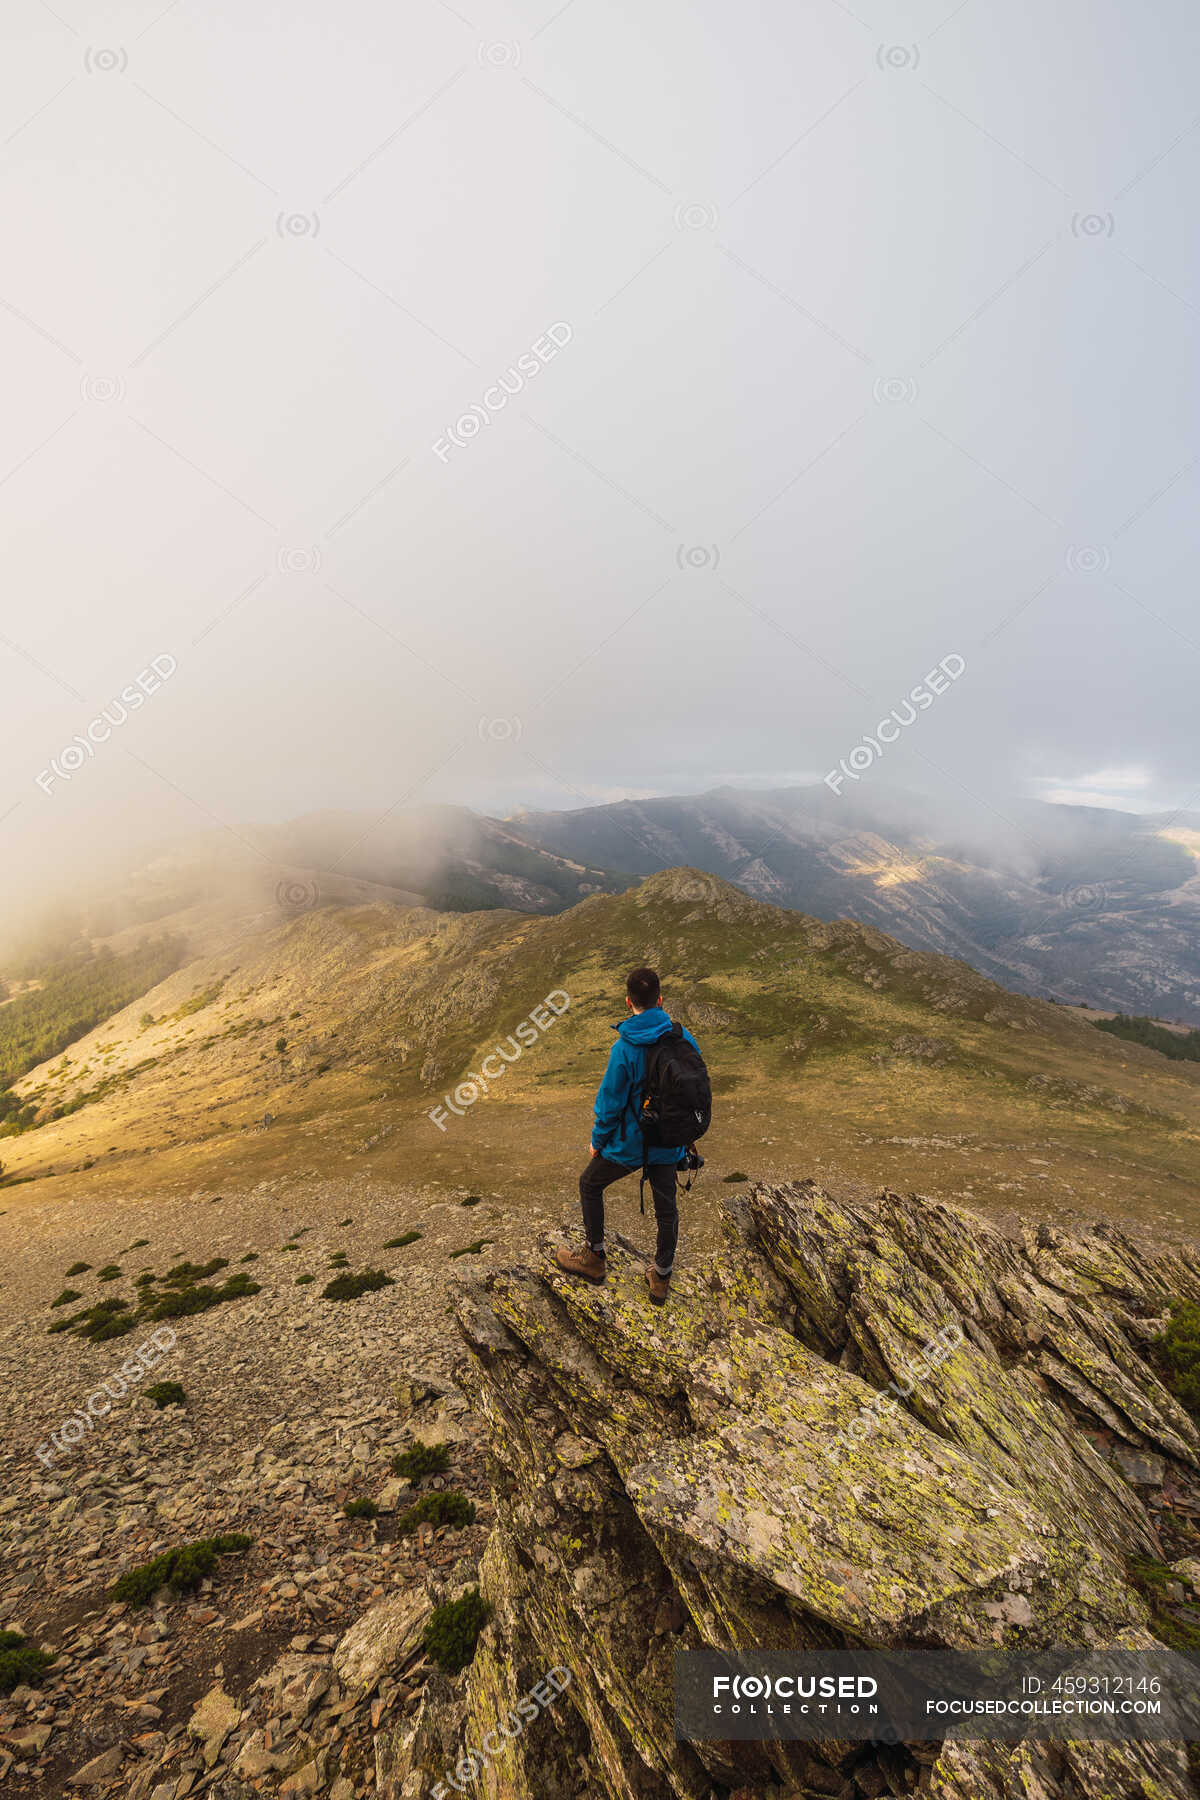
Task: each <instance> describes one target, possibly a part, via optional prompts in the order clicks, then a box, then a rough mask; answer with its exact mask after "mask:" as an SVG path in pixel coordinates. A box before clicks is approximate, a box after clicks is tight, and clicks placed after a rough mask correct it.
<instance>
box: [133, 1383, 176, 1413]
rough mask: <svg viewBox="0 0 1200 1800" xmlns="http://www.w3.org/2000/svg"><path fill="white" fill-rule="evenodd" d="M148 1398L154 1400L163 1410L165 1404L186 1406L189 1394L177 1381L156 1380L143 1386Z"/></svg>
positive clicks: (160, 1409)
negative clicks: (146, 1386) (145, 1386)
mask: <svg viewBox="0 0 1200 1800" xmlns="http://www.w3.org/2000/svg"><path fill="white" fill-rule="evenodd" d="M142 1392H143V1393H144V1394H145V1396H146V1398H147V1400H153V1402H154V1404H155V1406H157V1407H158V1409H159V1411H160V1412H161V1411H162V1409H163V1407H164V1406H186V1405H187V1395H186V1394H185V1393H184V1391H183V1389H182V1388H181V1387H180V1385H179V1383H178V1382H177V1381H154V1382H151V1384H150V1386H149V1387H148V1388H143V1389H142Z"/></svg>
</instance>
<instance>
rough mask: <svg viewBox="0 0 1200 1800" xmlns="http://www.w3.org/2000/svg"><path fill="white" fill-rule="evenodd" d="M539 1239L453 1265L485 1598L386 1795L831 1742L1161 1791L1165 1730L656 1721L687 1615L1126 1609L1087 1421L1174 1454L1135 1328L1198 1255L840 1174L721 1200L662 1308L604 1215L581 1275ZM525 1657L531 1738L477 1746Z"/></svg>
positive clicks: (926, 1639)
mask: <svg viewBox="0 0 1200 1800" xmlns="http://www.w3.org/2000/svg"><path fill="white" fill-rule="evenodd" d="M551 1249H552V1247H551V1246H549V1245H546V1246H543V1260H542V1261H541V1262H540V1263H539V1264H538V1265H537V1266H536V1267H533V1268H517V1269H508V1270H496V1271H492V1272H489V1273H487V1274H484V1275H477V1276H472V1277H470V1278H468V1279H467V1280H465V1281H464V1282H463V1284H462V1297H461V1300H460V1303H459V1306H458V1310H457V1317H458V1323H459V1328H460V1331H461V1333H462V1336H463V1340H464V1343H465V1345H466V1349H467V1356H466V1360H465V1362H464V1364H463V1365H462V1367H461V1369H460V1371H459V1379H460V1382H461V1385H462V1386H463V1389H464V1392H466V1394H467V1396H468V1398H469V1400H470V1401H471V1403H472V1406H473V1407H474V1409H475V1411H476V1412H477V1413H478V1414H479V1416H480V1417H481V1418H482V1420H483V1421H484V1424H485V1426H486V1429H487V1431H488V1434H489V1439H490V1446H491V1451H490V1454H491V1465H492V1482H493V1495H494V1501H495V1508H496V1522H495V1527H494V1530H493V1535H492V1540H491V1543H490V1545H489V1549H488V1552H487V1555H486V1557H485V1559H484V1563H483V1567H482V1571H481V1584H482V1586H483V1590H484V1593H485V1597H486V1598H488V1600H489V1601H490V1603H491V1605H492V1606H493V1608H494V1614H493V1618H492V1620H491V1622H490V1623H489V1625H488V1626H487V1627H486V1628H485V1630H484V1633H483V1634H482V1636H481V1639H480V1644H479V1648H478V1651H477V1656H476V1661H475V1663H474V1664H473V1665H472V1667H471V1669H470V1671H469V1672H468V1673H467V1674H466V1675H465V1676H463V1677H461V1678H460V1679H459V1681H458V1683H457V1684H449V1685H448V1686H447V1687H446V1689H445V1690H440V1689H439V1688H438V1687H437V1686H436V1684H435V1685H433V1686H431V1689H430V1695H429V1699H428V1700H427V1703H426V1707H425V1709H424V1710H423V1711H422V1713H421V1714H420V1716H419V1717H418V1719H417V1722H416V1725H415V1728H414V1729H413V1730H412V1731H411V1733H410V1735H409V1737H408V1738H406V1740H405V1743H404V1744H403V1745H402V1746H401V1747H400V1749H399V1751H398V1753H397V1757H396V1761H395V1771H394V1772H393V1776H391V1777H389V1779H392V1780H393V1786H392V1787H390V1788H385V1787H384V1784H383V1782H382V1780H381V1784H380V1785H381V1792H384V1793H387V1794H391V1793H395V1794H396V1795H397V1796H399V1795H403V1796H404V1797H405V1800H407V1796H408V1794H409V1791H410V1787H411V1791H412V1792H413V1793H414V1794H415V1793H416V1792H418V1791H419V1790H420V1783H421V1781H422V1780H436V1779H437V1778H438V1775H439V1774H441V1773H444V1771H445V1770H446V1768H447V1767H449V1768H451V1769H453V1768H455V1767H456V1766H458V1759H460V1758H464V1757H466V1758H467V1759H468V1760H467V1761H466V1762H464V1763H463V1764H462V1767H463V1768H464V1769H472V1770H473V1771H474V1772H473V1774H472V1780H473V1781H474V1782H477V1783H478V1785H479V1791H480V1792H481V1793H482V1794H484V1795H485V1796H488V1797H489V1800H491V1797H492V1796H494V1797H495V1800H499V1797H500V1796H501V1795H504V1796H505V1800H533V1797H534V1796H535V1795H536V1796H541V1795H543V1794H545V1795H547V1796H551V1797H552V1800H559V1796H560V1793H561V1794H562V1795H563V1796H564V1800H565V1795H566V1793H567V1792H572V1791H574V1792H578V1793H579V1794H580V1795H581V1796H587V1797H588V1800H592V1797H593V1796H595V1797H596V1800H600V1797H601V1796H603V1797H604V1800H641V1797H642V1796H645V1795H647V1794H649V1793H656V1794H657V1793H662V1794H664V1795H665V1794H672V1795H676V1796H679V1797H680V1800H701V1797H702V1796H706V1795H707V1794H709V1793H710V1792H711V1789H712V1783H713V1782H714V1781H716V1782H718V1783H720V1784H721V1786H722V1787H724V1788H726V1789H730V1790H732V1789H737V1790H739V1791H740V1792H741V1793H743V1794H744V1795H745V1796H747V1797H748V1800H749V1797H751V1796H753V1797H754V1800H758V1797H759V1796H762V1797H763V1800H765V1797H766V1796H767V1794H768V1793H771V1792H778V1791H779V1787H780V1784H781V1783H782V1786H783V1791H785V1792H788V1791H791V1792H796V1793H800V1792H804V1793H812V1792H815V1793H829V1794H834V1793H838V1792H841V1791H843V1790H844V1791H846V1792H849V1791H850V1789H849V1788H848V1787H847V1785H846V1784H847V1782H848V1780H849V1779H850V1777H851V1775H856V1776H857V1779H856V1781H855V1784H854V1791H855V1792H856V1793H869V1794H872V1795H877V1796H884V1795H886V1794H888V1793H895V1794H901V1793H906V1792H908V1791H910V1790H911V1787H912V1785H913V1783H914V1781H915V1780H916V1778H917V1771H918V1765H919V1763H921V1764H923V1765H924V1769H925V1774H924V1778H923V1782H922V1785H923V1787H924V1788H925V1789H926V1790H927V1791H928V1792H929V1793H931V1794H934V1795H936V1796H939V1797H940V1800H967V1796H970V1800H1000V1797H1001V1796H1004V1797H1005V1800H1007V1796H1008V1795H1010V1794H1011V1795H1022V1796H1025V1800H1037V1797H1038V1796H1042V1797H1044V1800H1067V1796H1069V1797H1070V1800H1110V1797H1111V1796H1112V1795H1114V1794H1117V1793H1122V1794H1125V1793H1127V1794H1129V1795H1140V1796H1143V1797H1144V1800H1150V1797H1151V1796H1153V1797H1154V1800H1174V1797H1175V1796H1182V1795H1184V1794H1186V1793H1187V1792H1188V1791H1189V1790H1188V1788H1187V1786H1186V1772H1185V1769H1184V1765H1183V1763H1182V1762H1181V1760H1180V1758H1179V1757H1178V1756H1177V1755H1176V1753H1175V1751H1174V1750H1173V1749H1171V1748H1170V1747H1167V1748H1163V1747H1151V1746H1139V1745H1136V1744H1129V1745H1104V1744H1093V1745H1088V1744H1084V1745H1054V1744H1051V1745H1033V1746H1010V1747H992V1748H991V1749H988V1748H986V1747H981V1746H979V1745H976V1744H962V1743H951V1744H947V1745H945V1746H943V1747H942V1749H941V1750H940V1751H938V1750H937V1749H936V1748H929V1747H926V1748H924V1749H921V1750H920V1757H919V1758H918V1756H917V1753H916V1751H915V1750H913V1749H912V1748H910V1749H907V1750H906V1749H905V1748H904V1747H902V1746H901V1747H897V1748H896V1749H895V1750H892V1751H887V1750H886V1749H884V1748H880V1747H876V1748H875V1749H874V1750H868V1749H867V1748H866V1747H864V1746H855V1745H848V1744H829V1743H825V1744H818V1745H808V1746H804V1745H799V1744H761V1745H756V1744H737V1745H734V1744H713V1743H705V1744H686V1743H683V1744H680V1743H676V1741H675V1739H674V1732H673V1725H672V1717H673V1709H672V1699H673V1696H672V1682H671V1664H672V1658H673V1652H674V1650H675V1649H676V1648H678V1647H684V1648H687V1647H698V1646H700V1645H702V1644H708V1645H714V1646H719V1647H724V1648H739V1647H740V1648H751V1647H757V1648H768V1647H770V1648H788V1647H794V1648H812V1647H817V1646H821V1645H828V1646H832V1647H841V1646H847V1645H863V1644H866V1645H888V1646H895V1645H903V1644H906V1643H912V1644H918V1643H919V1644H922V1645H930V1646H932V1645H948V1646H954V1647H961V1648H966V1647H969V1646H971V1645H979V1644H1000V1645H1004V1646H1007V1647H1010V1648H1018V1647H1028V1648H1034V1647H1039V1646H1042V1645H1048V1644H1051V1643H1078V1644H1081V1645H1088V1644H1095V1645H1102V1644H1105V1643H1113V1642H1118V1641H1119V1642H1121V1643H1123V1644H1126V1645H1130V1644H1138V1643H1149V1642H1150V1641H1152V1640H1151V1639H1150V1637H1149V1632H1148V1629H1147V1624H1148V1615H1147V1613H1146V1609H1145V1606H1144V1604H1143V1602H1142V1601H1141V1599H1140V1598H1139V1596H1138V1595H1137V1593H1136V1592H1135V1591H1134V1590H1133V1589H1132V1587H1131V1586H1130V1585H1129V1581H1128V1577H1127V1573H1126V1567H1125V1560H1126V1558H1127V1557H1128V1555H1129V1554H1131V1553H1133V1552H1146V1551H1150V1552H1154V1551H1156V1550H1157V1549H1158V1548H1159V1545H1158V1539H1157V1534H1156V1531H1155V1526H1154V1522H1153V1519H1152V1518H1151V1515H1150V1513H1149V1512H1148V1511H1147V1509H1146V1506H1145V1505H1144V1503H1143V1499H1142V1498H1141V1496H1140V1494H1139V1492H1138V1491H1137V1490H1136V1489H1135V1486H1134V1485H1133V1484H1132V1483H1131V1482H1130V1481H1127V1480H1126V1479H1124V1478H1123V1477H1122V1475H1121V1473H1120V1472H1119V1468H1118V1467H1114V1466H1112V1465H1111V1464H1110V1463H1109V1462H1108V1461H1106V1460H1104V1459H1103V1458H1102V1457H1101V1456H1100V1454H1098V1451H1097V1448H1096V1445H1095V1443H1094V1442H1093V1439H1094V1438H1097V1437H1099V1435H1100V1433H1101V1431H1102V1430H1103V1429H1108V1430H1110V1431H1112V1432H1114V1434H1115V1436H1116V1438H1117V1440H1118V1441H1119V1444H1120V1445H1122V1446H1124V1447H1125V1448H1126V1449H1127V1450H1128V1451H1129V1453H1130V1454H1131V1455H1136V1456H1137V1457H1138V1458H1139V1459H1140V1461H1139V1466H1140V1462H1142V1461H1145V1462H1147V1464H1148V1463H1149V1461H1150V1460H1152V1459H1154V1458H1157V1459H1159V1460H1161V1462H1162V1463H1163V1466H1164V1468H1168V1467H1169V1468H1170V1469H1172V1470H1173V1471H1174V1473H1175V1475H1176V1476H1177V1477H1178V1478H1179V1479H1181V1480H1182V1479H1185V1478H1186V1479H1189V1480H1194V1475H1195V1469H1196V1467H1197V1463H1198V1461H1200V1437H1198V1435H1197V1432H1196V1430H1195V1427H1194V1425H1193V1424H1192V1421H1191V1420H1190V1418H1189V1417H1188V1416H1187V1414H1186V1413H1184V1412H1183V1410H1182V1409H1181V1408H1180V1407H1179V1406H1178V1405H1177V1403H1176V1402H1175V1401H1174V1399H1173V1398H1172V1396H1171V1395H1170V1394H1169V1393H1168V1392H1167V1390H1166V1389H1165V1388H1164V1387H1163V1385H1162V1383H1161V1382H1160V1381H1159V1379H1158V1377H1157V1375H1156V1373H1155V1372H1154V1370H1153V1368H1152V1367H1151V1365H1150V1363H1149V1362H1148V1361H1147V1360H1146V1357H1145V1355H1144V1354H1143V1352H1144V1349H1145V1346H1146V1343H1147V1341H1148V1338H1149V1336H1151V1335H1153V1333H1152V1329H1151V1326H1150V1324H1149V1322H1150V1321H1152V1320H1154V1319H1157V1318H1161V1316H1162V1314H1163V1312H1164V1311H1165V1308H1166V1305H1167V1303H1168V1301H1169V1300H1170V1298H1171V1297H1172V1296H1174V1295H1175V1294H1182V1293H1192V1292H1194V1291H1196V1290H1197V1288H1200V1261H1198V1260H1197V1259H1196V1258H1195V1257H1194V1256H1193V1255H1191V1254H1190V1253H1189V1252H1186V1251H1183V1250H1176V1249H1175V1248H1174V1247H1171V1246H1167V1247H1163V1248H1161V1249H1160V1250H1159V1251H1158V1252H1156V1253H1155V1254H1153V1255H1150V1256H1147V1257H1146V1258H1144V1259H1143V1261H1142V1262H1141V1263H1139V1254H1138V1249H1137V1246H1136V1245H1134V1244H1133V1243H1132V1241H1131V1240H1126V1239H1124V1238H1122V1237H1121V1236H1120V1235H1119V1234H1108V1233H1106V1232H1104V1231H1101V1230H1099V1229H1098V1230H1097V1231H1096V1232H1094V1233H1090V1234H1082V1235H1081V1236H1080V1237H1079V1238H1071V1237H1069V1236H1068V1235H1066V1234H1063V1233H1060V1232H1054V1233H1051V1234H1044V1233H1026V1235H1025V1238H1024V1240H1020V1241H1019V1240H1014V1239H1011V1238H1007V1237H1004V1236H1003V1235H1002V1234H1001V1233H999V1232H997V1231H995V1230H994V1228H992V1227H991V1226H989V1225H987V1224H986V1223H985V1222H984V1221H982V1220H979V1219H976V1218H974V1217H973V1216H971V1215H969V1214H965V1213H962V1212H959V1211H957V1210H956V1209H954V1208H951V1207H946V1206H942V1205H935V1204H933V1203H931V1202H926V1201H919V1200H917V1199H916V1198H913V1197H910V1198H909V1199H907V1200H905V1199H901V1197H900V1196H897V1195H893V1194H884V1195H881V1196H880V1197H879V1198H878V1199H877V1200H874V1201H871V1202H856V1203H854V1204H853V1205H848V1204H845V1203H839V1202H834V1201H833V1200H831V1199H830V1198H829V1197H828V1196H826V1195H824V1194H822V1193H821V1192H820V1190H818V1189H817V1188H815V1187H814V1186H813V1185H812V1184H810V1183H809V1184H799V1185H797V1186H793V1187H789V1188H763V1187H759V1188H756V1189H754V1190H752V1191H751V1193H750V1195H749V1197H748V1201H745V1200H742V1201H736V1202H733V1203H731V1204H730V1205H729V1207H728V1208H727V1220H726V1238H725V1243H724V1246H723V1248H722V1249H721V1251H719V1252H718V1254H717V1255H716V1256H714V1257H713V1258H711V1259H710V1260H709V1261H708V1262H707V1263H706V1264H704V1265H703V1266H702V1267H699V1268H697V1269H695V1270H693V1271H690V1272H688V1271H681V1272H680V1274H679V1275H678V1276H677V1278H676V1281H675V1283H674V1285H673V1290H672V1295H671V1300H670V1303H669V1305H668V1306H667V1307H666V1308H665V1309H663V1310H662V1311H657V1310H655V1309H652V1308H650V1307H649V1305H648V1304H647V1298H646V1293H645V1284H644V1280H643V1276H642V1265H643V1259H642V1258H640V1257H638V1256H637V1255H636V1254H635V1253H634V1252H633V1249H632V1246H626V1245H624V1244H623V1242H621V1241H620V1240H618V1241H617V1242H615V1243H614V1244H613V1245H612V1246H611V1248H610V1274H609V1280H608V1282H607V1284H606V1285H605V1286H604V1287H602V1288H592V1287H589V1286H586V1285H584V1284H577V1283H575V1282H572V1281H571V1280H570V1279H569V1278H568V1277H566V1276H565V1275H563V1274H562V1273H561V1272H560V1271H559V1270H557V1268H556V1267H555V1266H554V1264H553V1260H552V1255H551ZM939 1333H940V1334H941V1336H940V1338H938V1336H937V1334H939ZM934 1341H937V1342H940V1343H941V1344H942V1346H943V1350H942V1353H940V1354H938V1355H937V1356H931V1355H929V1354H928V1351H929V1346H930V1345H931V1343H933V1342H934ZM864 1418H865V1419H866V1420H867V1421H868V1425H867V1426H866V1428H864V1426H863V1420H864ZM556 1664H557V1665H562V1666H564V1667H565V1668H566V1669H567V1670H569V1671H570V1675H571V1681H570V1685H569V1687H568V1688H567V1689H566V1691H565V1692H564V1693H563V1694H562V1696H561V1697H560V1698H559V1699H558V1700H557V1701H556V1703H555V1710H556V1715H557V1716H556V1722H555V1731H556V1736H555V1739H554V1743H555V1745H556V1746H557V1747H556V1748H555V1749H553V1750H549V1751H545V1752H543V1751H539V1750H538V1749H537V1746H538V1745H539V1744H546V1743H548V1742H549V1739H546V1738H543V1737H541V1736H539V1735H538V1734H539V1733H540V1732H541V1730H542V1728H543V1727H544V1725H545V1721H544V1719H541V1718H539V1721H538V1722H537V1723H536V1724H533V1723H531V1724H530V1727H529V1736H528V1740H526V1738H525V1736H524V1734H522V1735H521V1736H519V1737H518V1738H517V1739H516V1740H515V1741H514V1742H512V1743H505V1744H504V1745H503V1746H502V1747H501V1748H499V1749H498V1750H497V1753H496V1754H495V1755H494V1756H493V1755H491V1754H489V1755H487V1756H482V1755H480V1753H479V1751H478V1746H480V1745H481V1743H482V1742H483V1740H484V1738H485V1734H487V1733H489V1732H491V1733H492V1737H491V1739H490V1740H489V1741H490V1742H492V1743H493V1744H496V1745H499V1740H498V1739H497V1738H496V1737H495V1732H494V1726H495V1724H496V1716H497V1713H498V1710H499V1709H500V1708H501V1706H502V1704H503V1703H504V1702H505V1701H506V1700H507V1702H508V1704H509V1705H510V1706H511V1704H512V1701H513V1698H514V1697H515V1696H517V1695H519V1694H520V1693H521V1692H522V1691H524V1688H525V1686H527V1685H528V1684H529V1683H530V1681H531V1680H534V1679H537V1677H538V1675H539V1674H544V1673H545V1671H546V1670H547V1669H549V1668H551V1667H553V1666H554V1665H556ZM456 1707H457V1712H456ZM918 1748H919V1747H918ZM472 1751H475V1752H476V1755H477V1756H478V1758H479V1760H478V1766H476V1765H475V1764H474V1763H472V1762H471V1761H470V1753H471V1752H472ZM435 1765H436V1766H435ZM406 1784H407V1785H406ZM572 1784H574V1785H573V1786H572Z"/></svg>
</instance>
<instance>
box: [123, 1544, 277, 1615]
mask: <svg viewBox="0 0 1200 1800" xmlns="http://www.w3.org/2000/svg"><path fill="white" fill-rule="evenodd" d="M252 1541H253V1540H252V1539H251V1538H248V1537H247V1536H246V1534H245V1533H244V1532H242V1531H231V1532H227V1533H225V1535H224V1536H222V1537H212V1538H197V1539H196V1541H195V1542H194V1543H191V1544H181V1545H180V1546H179V1547H178V1549H176V1550H164V1551H163V1553H162V1555H161V1556H156V1557H155V1558H154V1560H153V1562H148V1563H142V1564H141V1566H140V1567H139V1568H136V1569H127V1570H126V1571H125V1573H124V1575H122V1576H121V1577H120V1579H119V1580H118V1581H116V1582H115V1583H114V1585H113V1586H112V1587H111V1588H110V1589H109V1593H108V1597H109V1599H110V1600H127V1601H128V1602H129V1604H130V1605H131V1606H145V1605H146V1604H147V1603H148V1602H149V1601H150V1600H152V1599H153V1597H154V1595H155V1594H156V1593H157V1592H158V1590H159V1588H162V1587H167V1588H170V1589H172V1591H173V1592H174V1593H176V1594H190V1593H193V1592H194V1591H195V1590H196V1588H198V1587H199V1586H200V1583H201V1582H202V1581H207V1580H208V1577H209V1576H210V1575H212V1574H213V1573H214V1571H215V1570H216V1567H217V1558H218V1557H219V1556H229V1555H232V1554H233V1553H234V1552H236V1551H242V1550H248V1549H249V1548H250V1545H251V1543H252Z"/></svg>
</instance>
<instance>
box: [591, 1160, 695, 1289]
mask: <svg viewBox="0 0 1200 1800" xmlns="http://www.w3.org/2000/svg"><path fill="white" fill-rule="evenodd" d="M676 1166H677V1165H676V1164H675V1163H651V1165H650V1188H651V1191H652V1193H653V1195H654V1217H655V1219H656V1220H657V1222H658V1244H657V1246H656V1249H655V1254H654V1266H655V1268H656V1269H657V1270H658V1273H659V1274H660V1275H669V1274H670V1273H671V1269H672V1266H673V1265H674V1262H675V1245H676V1242H677V1241H678V1238H679V1208H678V1206H677V1205H676V1203H675V1187H676V1181H675V1170H676ZM640 1174H641V1168H640V1166H639V1165H636V1164H635V1165H634V1167H633V1168H630V1167H629V1164H628V1163H614V1162H609V1161H608V1158H607V1157H604V1156H593V1157H590V1158H589V1160H588V1162H587V1164H586V1165H585V1167H584V1171H583V1174H582V1175H581V1176H580V1177H579V1198H580V1200H581V1202H582V1204H583V1231H584V1236H585V1237H586V1238H587V1241H588V1243H589V1245H590V1246H591V1248H592V1249H593V1250H596V1251H603V1249H604V1190H605V1188H606V1187H611V1186H612V1184H613V1182H614V1181H620V1179H621V1177H622V1175H640Z"/></svg>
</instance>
